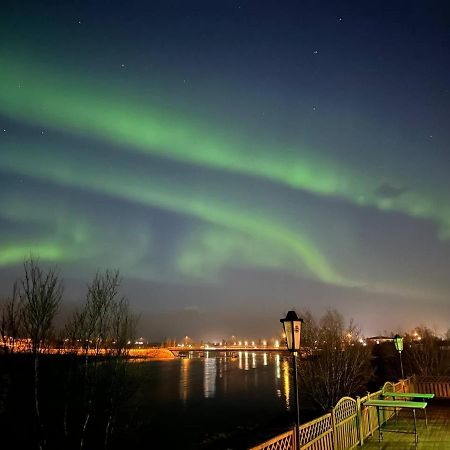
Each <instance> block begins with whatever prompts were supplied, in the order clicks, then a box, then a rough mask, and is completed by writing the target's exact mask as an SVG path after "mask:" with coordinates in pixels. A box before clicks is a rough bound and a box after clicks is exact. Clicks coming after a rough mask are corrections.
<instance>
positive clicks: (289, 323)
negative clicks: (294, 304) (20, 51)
mask: <svg viewBox="0 0 450 450" xmlns="http://www.w3.org/2000/svg"><path fill="white" fill-rule="evenodd" d="M280 322H281V323H282V324H283V327H284V333H285V335H286V345H287V349H288V350H289V351H290V352H295V351H298V350H300V336H301V328H302V322H303V319H300V318H299V317H298V316H297V313H296V312H295V311H289V312H288V313H287V315H286V317H285V318H284V319H281V320H280Z"/></svg>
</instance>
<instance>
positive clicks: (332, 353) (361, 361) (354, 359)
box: [300, 310, 369, 410]
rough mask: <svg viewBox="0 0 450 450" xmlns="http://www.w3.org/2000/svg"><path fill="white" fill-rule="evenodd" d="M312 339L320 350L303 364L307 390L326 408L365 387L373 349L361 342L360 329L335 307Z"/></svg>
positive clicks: (312, 334) (312, 333)
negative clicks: (348, 321) (370, 352)
mask: <svg viewBox="0 0 450 450" xmlns="http://www.w3.org/2000/svg"><path fill="white" fill-rule="evenodd" d="M310 333H311V336H310V338H309V339H311V340H312V342H316V343H317V347H318V351H317V352H316V353H315V354H314V355H313V356H312V357H311V358H309V359H308V360H306V361H302V362H301V364H300V371H301V379H302V381H303V383H304V384H305V391H306V392H308V393H309V395H310V396H311V398H312V400H313V401H314V402H315V403H316V404H317V405H319V406H320V407H321V408H322V409H323V410H327V409H329V408H331V407H332V406H334V405H335V404H336V403H337V401H338V400H339V399H340V398H341V397H343V396H345V395H354V394H356V393H358V392H359V391H361V390H363V389H364V388H365V386H366V383H367V379H368V366H369V351H368V349H367V348H366V347H365V346H364V345H363V344H361V343H360V342H359V330H358V328H357V327H356V326H355V325H354V324H353V321H350V323H349V325H348V326H345V325H344V319H343V317H342V315H341V314H340V313H338V312H337V311H335V310H331V311H328V312H327V313H326V314H325V315H324V316H323V317H322V318H321V320H320V321H319V324H318V326H317V327H316V328H315V329H314V328H313V326H312V325H311V330H310Z"/></svg>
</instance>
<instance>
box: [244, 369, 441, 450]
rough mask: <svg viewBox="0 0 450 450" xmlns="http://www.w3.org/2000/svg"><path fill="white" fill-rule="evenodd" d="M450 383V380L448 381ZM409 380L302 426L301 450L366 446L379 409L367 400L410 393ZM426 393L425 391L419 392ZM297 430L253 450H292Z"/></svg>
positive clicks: (348, 401)
mask: <svg viewBox="0 0 450 450" xmlns="http://www.w3.org/2000/svg"><path fill="white" fill-rule="evenodd" d="M449 381H450V380H449ZM411 384H412V381H411V379H410V378H408V379H406V380H401V381H399V382H398V383H390V382H387V383H385V384H384V386H383V388H382V389H380V390H379V391H377V392H374V393H367V395H366V396H364V397H361V398H360V397H357V398H356V400H355V399H353V398H351V397H343V398H341V399H340V400H339V401H338V402H337V404H336V406H335V407H334V408H333V409H332V410H331V412H329V413H328V414H325V415H323V416H321V417H318V418H317V419H314V420H312V421H311V422H308V423H304V424H302V425H301V426H300V431H299V434H300V436H299V439H300V446H301V448H302V450H349V449H352V448H355V447H357V446H358V445H359V444H361V445H362V444H363V443H364V439H366V438H367V437H368V436H371V435H372V434H373V432H374V431H376V430H377V429H378V418H377V413H376V409H375V408H373V407H368V408H366V407H363V406H362V404H363V403H364V402H365V401H366V400H375V399H379V398H381V393H382V392H392V391H395V392H398V391H404V392H409V391H410V386H411ZM418 392H425V391H418ZM393 415H394V411H391V410H389V411H383V414H382V415H381V417H380V421H381V423H382V424H383V423H385V422H386V421H387V420H389V419H390V418H391V417H392V416H393ZM295 438H296V436H295V428H294V429H292V430H290V431H288V432H286V433H284V434H281V435H279V436H276V437H275V438H273V439H271V440H269V441H266V442H264V443H262V444H260V445H257V446H256V447H253V448H252V449H251V450H292V449H294V448H295V445H294V444H295Z"/></svg>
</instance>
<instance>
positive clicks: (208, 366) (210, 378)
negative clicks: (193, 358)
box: [203, 357, 217, 398]
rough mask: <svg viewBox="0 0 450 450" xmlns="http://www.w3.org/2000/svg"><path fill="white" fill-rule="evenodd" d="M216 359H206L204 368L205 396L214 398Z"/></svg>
mask: <svg viewBox="0 0 450 450" xmlns="http://www.w3.org/2000/svg"><path fill="white" fill-rule="evenodd" d="M216 361H217V359H216V358H208V357H207V358H206V359H205V364H204V366H203V395H204V397H205V398H213V397H214V396H215V394H216V373H217V369H216Z"/></svg>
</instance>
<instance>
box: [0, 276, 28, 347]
mask: <svg viewBox="0 0 450 450" xmlns="http://www.w3.org/2000/svg"><path fill="white" fill-rule="evenodd" d="M22 316H23V305H22V302H21V300H20V297H19V295H18V285H17V282H16V283H14V287H13V295H12V297H11V298H9V299H8V300H7V301H6V302H5V303H4V304H3V305H2V308H1V317H0V337H1V340H2V346H3V349H4V350H5V353H14V351H15V348H16V344H17V342H18V339H19V338H20V337H21V334H22V331H23V326H22Z"/></svg>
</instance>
